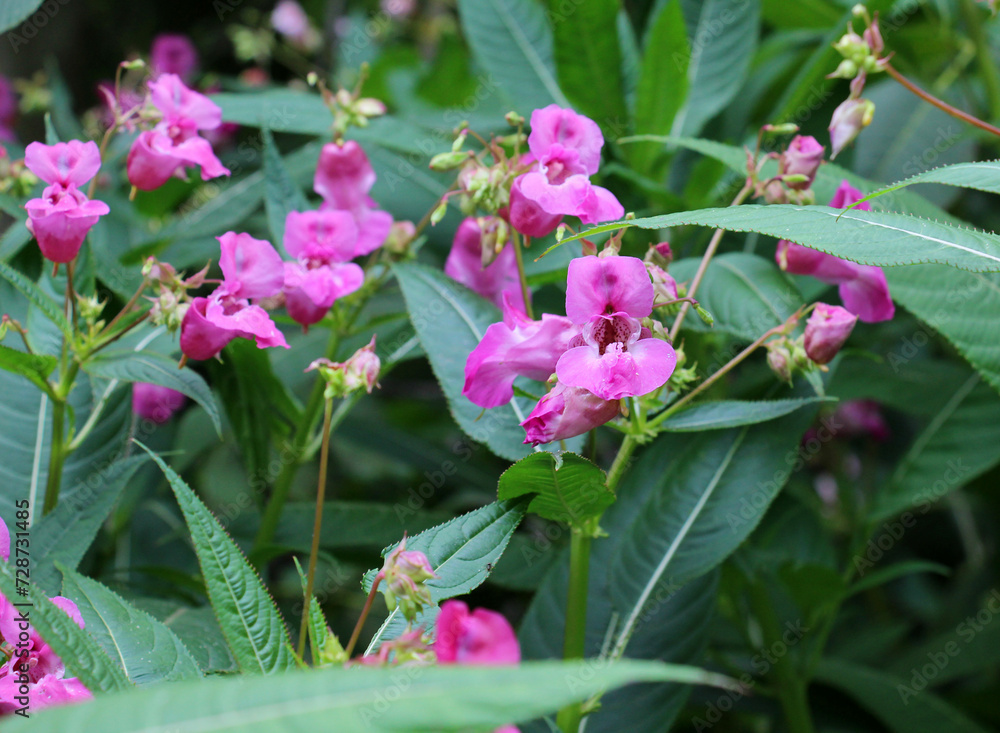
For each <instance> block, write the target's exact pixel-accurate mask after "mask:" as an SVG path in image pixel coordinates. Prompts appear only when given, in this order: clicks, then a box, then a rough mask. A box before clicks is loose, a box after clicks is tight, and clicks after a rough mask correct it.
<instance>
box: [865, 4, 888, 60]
mask: <svg viewBox="0 0 1000 733" xmlns="http://www.w3.org/2000/svg"><path fill="white" fill-rule="evenodd" d="M862 35H863V36H864V39H865V43H867V44H868V48H870V49H871V50H872V53H873V54H875V55H876V56H877V55H878V54H880V53H882V51H884V50H885V42H884V41H883V40H882V32H881V31H880V30H879V29H878V13H876V14H875V20H874V22H873V23H872V24H871V25H870V26H868V27H867V28H865V31H864V33H863V34H862Z"/></svg>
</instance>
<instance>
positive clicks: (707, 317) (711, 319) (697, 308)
mask: <svg viewBox="0 0 1000 733" xmlns="http://www.w3.org/2000/svg"><path fill="white" fill-rule="evenodd" d="M694 312H695V313H697V314H698V317H699V318H700V319H701V320H703V321H704V322H705V323H706V325H708V326H714V325H715V316H713V315H712V314H711V313H709V312H708V311H707V310H705V309H704V308H703V307H702V306H701V304H700V303H695V304H694Z"/></svg>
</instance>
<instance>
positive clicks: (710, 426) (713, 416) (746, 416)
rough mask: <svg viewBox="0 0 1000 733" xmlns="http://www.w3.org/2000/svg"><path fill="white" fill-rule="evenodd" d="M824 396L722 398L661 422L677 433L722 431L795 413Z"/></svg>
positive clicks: (685, 410) (686, 409) (691, 408)
mask: <svg viewBox="0 0 1000 733" xmlns="http://www.w3.org/2000/svg"><path fill="white" fill-rule="evenodd" d="M822 401H823V398H820V397H802V398H789V399H783V400H719V401H718V402H705V403H702V404H699V405H694V406H693V407H688V408H685V409H683V410H681V411H680V412H677V413H675V414H673V415H671V416H670V417H668V418H667V419H666V420H664V421H663V422H662V423H661V427H662V429H663V430H667V431H669V432H673V433H694V432H698V431H700V430H720V429H722V428H736V427H740V426H742V425H755V424H757V423H762V422H767V421H768V420H774V419H776V418H779V417H784V416H785V415H787V414H789V413H791V412H795V411H796V410H797V409H799V408H800V407H805V406H806V405H809V404H813V403H816V402H822Z"/></svg>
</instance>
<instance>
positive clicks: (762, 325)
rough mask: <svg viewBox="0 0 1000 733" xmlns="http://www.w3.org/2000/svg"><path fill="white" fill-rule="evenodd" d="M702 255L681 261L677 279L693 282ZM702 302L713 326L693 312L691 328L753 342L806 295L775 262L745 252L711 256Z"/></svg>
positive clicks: (673, 270)
mask: <svg viewBox="0 0 1000 733" xmlns="http://www.w3.org/2000/svg"><path fill="white" fill-rule="evenodd" d="M700 262H701V258H695V257H692V258H687V259H683V260H678V261H677V262H675V263H673V264H672V265H671V266H670V273H671V275H673V277H674V278H675V279H676V280H677V281H678V282H685V281H690V280H691V279H692V278H693V277H694V274H695V271H696V270H697V269H698V265H699V264H700ZM695 296H696V298H697V299H698V302H699V303H701V304H702V305H703V306H704V307H705V308H707V309H708V312H709V313H711V314H712V316H713V317H714V318H715V324H714V325H713V326H712V327H711V328H709V327H708V326H707V325H704V324H703V323H702V321H701V320H700V319H699V318H697V317H696V316H694V314H691V316H690V317H689V318H688V319H686V320H685V322H684V323H685V325H686V326H688V327H689V328H691V329H692V330H698V331H704V330H718V331H724V332H725V333H730V334H732V335H734V336H738V337H740V338H743V339H746V340H747V341H753V340H755V339H757V338H759V337H760V336H761V335H763V333H764V332H765V331H767V330H768V329H771V328H774V327H775V326H780V325H781V324H782V323H784V322H785V321H786V320H787V319H788V318H789V316H791V315H792V314H793V313H794V312H795V311H796V309H798V308H799V306H801V305H802V302H803V300H802V295H801V294H800V293H799V291H798V289H797V288H796V287H795V285H793V284H792V281H791V280H790V279H789V278H788V277H787V276H786V275H785V274H784V273H783V272H782V271H781V270H779V269H778V266H777V265H775V264H774V263H773V262H770V261H768V260H765V259H764V258H763V257H760V256H758V255H754V254H749V253H745V252H728V253H726V254H722V255H718V256H716V257H714V258H713V259H712V262H711V263H710V264H709V266H708V269H707V270H705V276H704V278H703V279H702V281H701V286H700V287H699V288H698V292H697V293H696V294H695Z"/></svg>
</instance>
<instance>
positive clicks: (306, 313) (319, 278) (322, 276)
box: [284, 210, 365, 326]
mask: <svg viewBox="0 0 1000 733" xmlns="http://www.w3.org/2000/svg"><path fill="white" fill-rule="evenodd" d="M285 251H287V252H288V254H290V255H291V256H292V257H294V258H295V261H294V262H286V263H284V291H285V305H286V307H287V308H288V315H290V316H291V317H292V318H294V319H295V321H296V322H298V323H301V324H302V325H303V326H309V325H312V324H313V323H317V322H318V321H320V320H321V319H322V318H323V316H325V315H326V312H327V311H328V310H330V306H332V305H333V303H334V301H336V300H337V299H338V298H342V297H344V296H345V295H349V294H350V293H353V292H354V291H355V290H357V289H358V288H360V287H361V286H362V284H364V281H365V273H364V271H363V270H362V269H361V268H360V267H359V266H358V265H356V264H354V263H353V262H350V261H349V260H351V258H353V257H354V256H355V255H356V254H359V252H358V227H357V225H356V224H355V223H354V217H353V216H352V215H351V214H350V213H348V212H346V211H335V210H327V211H305V212H298V211H291V212H289V214H288V217H287V218H286V219H285Z"/></svg>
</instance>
